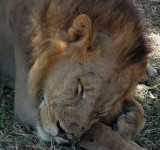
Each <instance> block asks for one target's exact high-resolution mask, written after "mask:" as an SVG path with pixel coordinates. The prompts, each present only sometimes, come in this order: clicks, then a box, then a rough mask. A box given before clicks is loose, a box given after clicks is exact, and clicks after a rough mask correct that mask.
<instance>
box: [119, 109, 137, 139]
mask: <svg viewBox="0 0 160 150" xmlns="http://www.w3.org/2000/svg"><path fill="white" fill-rule="evenodd" d="M136 119H137V117H136V115H135V114H134V113H133V112H128V113H126V114H122V115H121V116H120V117H119V118H118V121H117V123H116V128H117V129H116V130H117V132H118V133H119V135H121V136H122V137H124V138H129V139H131V138H132V137H133V136H134V135H135V134H136V133H137V132H138V129H137V128H136Z"/></svg>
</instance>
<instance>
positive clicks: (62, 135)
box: [57, 121, 74, 141]
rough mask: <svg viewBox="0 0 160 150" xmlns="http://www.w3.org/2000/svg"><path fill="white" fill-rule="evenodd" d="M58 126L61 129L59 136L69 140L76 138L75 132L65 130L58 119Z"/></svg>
mask: <svg viewBox="0 0 160 150" xmlns="http://www.w3.org/2000/svg"><path fill="white" fill-rule="evenodd" d="M57 128H58V130H59V131H58V134H57V136H58V137H61V138H63V139H65V140H69V141H72V140H74V136H73V134H70V133H67V132H65V130H64V129H63V128H62V127H61V126H60V123H59V121H57Z"/></svg>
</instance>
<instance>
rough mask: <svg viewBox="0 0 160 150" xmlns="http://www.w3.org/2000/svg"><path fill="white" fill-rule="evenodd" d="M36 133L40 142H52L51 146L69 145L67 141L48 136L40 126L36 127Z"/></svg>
mask: <svg viewBox="0 0 160 150" xmlns="http://www.w3.org/2000/svg"><path fill="white" fill-rule="evenodd" d="M37 133H38V136H39V137H40V139H41V140H43V141H46V142H52V143H53V144H55V143H57V144H68V143H70V142H69V141H68V140H65V139H63V138H61V137H58V136H52V135H51V134H48V133H47V132H45V131H44V129H43V128H42V127H41V125H39V124H38V125H37Z"/></svg>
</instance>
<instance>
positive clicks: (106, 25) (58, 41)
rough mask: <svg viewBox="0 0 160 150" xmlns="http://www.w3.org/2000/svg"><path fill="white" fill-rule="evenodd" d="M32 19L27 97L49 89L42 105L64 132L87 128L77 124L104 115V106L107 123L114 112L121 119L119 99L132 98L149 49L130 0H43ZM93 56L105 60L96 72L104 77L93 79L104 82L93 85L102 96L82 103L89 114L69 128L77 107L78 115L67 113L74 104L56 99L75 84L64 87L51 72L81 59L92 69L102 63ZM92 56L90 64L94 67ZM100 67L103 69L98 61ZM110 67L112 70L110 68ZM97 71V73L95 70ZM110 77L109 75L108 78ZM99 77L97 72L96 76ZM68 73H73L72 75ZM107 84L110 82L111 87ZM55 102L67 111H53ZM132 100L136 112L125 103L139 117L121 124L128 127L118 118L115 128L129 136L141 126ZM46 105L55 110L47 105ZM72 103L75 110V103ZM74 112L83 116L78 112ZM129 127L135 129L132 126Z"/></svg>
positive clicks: (36, 98) (35, 97) (140, 110)
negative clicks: (100, 79)
mask: <svg viewBox="0 0 160 150" xmlns="http://www.w3.org/2000/svg"><path fill="white" fill-rule="evenodd" d="M31 21H32V25H31V27H30V35H31V47H32V51H31V59H30V63H31V66H32V67H31V70H30V72H29V80H28V86H29V92H30V95H31V97H32V99H33V100H34V101H36V102H37V103H41V99H40V97H39V95H43V94H45V92H46V89H48V90H49V92H50V93H51V94H49V95H51V96H50V98H49V99H45V101H47V103H48V104H47V106H44V107H48V109H49V110H50V111H53V112H54V113H53V112H51V113H53V116H54V117H56V120H61V122H62V123H61V126H62V127H63V129H64V130H65V131H67V132H68V133H70V132H74V134H75V135H76V136H77V137H79V136H80V135H82V134H83V133H84V131H86V130H84V131H80V127H82V126H83V125H84V126H86V129H88V128H89V127H90V126H91V124H92V123H93V122H95V121H97V120H98V119H99V118H101V117H104V115H105V114H106V113H107V111H108V115H107V116H106V118H105V119H106V120H107V119H108V122H109V120H111V122H112V120H114V118H116V117H119V118H117V120H118V121H119V120H120V119H121V115H120V114H123V103H125V101H129V103H131V104H132V100H128V99H132V98H130V97H132V94H133V92H134V89H135V87H136V85H137V84H138V82H139V81H140V80H141V77H142V76H143V74H144V72H145V69H146V65H147V58H148V53H149V48H148V46H147V44H146V40H145V36H144V30H143V27H142V25H141V22H140V19H139V15H138V12H137V10H136V8H135V7H134V5H133V4H132V2H130V1H129V0H125V1H124V0H123V1H122V0H119V1H115V0H113V1H109V0H105V1H98V0H95V1H90V0H87V1H86V0H85V1H84V0H76V1H75V0H68V1H59V0H55V1H52V0H47V1H45V2H43V3H42V4H40V6H39V8H38V9H36V10H35V11H34V14H33V15H32V16H31ZM102 43H103V44H102ZM98 59H99V60H100V61H102V64H103V63H104V64H105V65H106V68H105V67H104V69H103V70H104V71H102V74H101V75H102V76H103V77H104V78H106V79H104V81H103V82H104V83H103V84H102V83H101V81H98V82H99V84H101V85H100V86H102V85H103V86H104V87H103V88H102V89H98V88H99V87H98V86H99V85H98V84H97V83H98V82H97V83H96V85H95V86H97V87H95V90H97V91H98V92H99V93H101V96H99V97H98V96H94V97H93V99H95V100H96V101H97V102H95V101H93V104H94V103H95V104H94V106H88V110H87V111H86V110H85V109H87V107H86V108H85V107H84V108H85V109H84V108H82V110H83V109H84V110H83V113H84V114H85V116H87V117H88V116H89V117H88V119H87V120H86V118H85V120H83V119H82V118H81V119H82V120H83V121H82V120H81V121H80V120H79V121H78V122H79V125H78V126H80V127H78V128H75V129H73V128H69V123H71V120H72V121H73V120H74V119H76V118H77V117H78V116H79V115H80V112H79V110H77V114H78V115H77V116H76V115H73V114H70V113H73V112H74V111H75V108H76V107H77V106H72V105H73V104H69V102H67V101H66V102H61V99H63V98H65V99H68V97H67V96H69V95H70V94H71V93H69V89H70V91H71V88H73V87H72V86H75V85H72V84H71V85H69V83H68V86H71V87H69V88H68V90H67V89H65V88H64V89H62V88H63V86H62V85H61V83H58V82H57V81H56V80H61V78H60V79H58V78H59V77H58V76H59V75H56V72H59V70H60V69H61V68H62V69H61V73H60V74H65V73H64V72H65V68H63V66H65V65H66V67H69V66H70V67H69V68H74V62H75V63H76V62H79V64H81V63H82V64H83V65H85V66H89V64H90V65H91V66H90V67H93V68H94V69H95V68H96V65H97V67H99V66H101V65H99V62H98V61H99V60H98ZM71 60H72V62H71V64H69V63H68V62H70V61H71ZM109 60H110V61H109ZM94 61H95V64H96V65H95V66H93V62H94ZM103 61H104V62H103ZM105 61H106V62H105ZM65 62H66V63H65ZM67 63H68V64H67ZM105 65H104V66H105ZM101 67H102V68H103V65H102V66H101ZM105 69H106V70H107V69H109V70H110V75H106V73H105ZM112 69H113V71H111V70H112ZM88 71H89V70H88ZM75 72H76V71H75ZM77 72H78V71H77ZM96 72H97V74H98V72H99V71H98V70H97V71H96ZM56 76H57V77H56ZM73 76H74V75H73ZM76 76H77V75H76ZM111 76H112V79H110V77H111ZM103 77H99V76H98V75H97V79H99V78H103ZM69 78H72V74H70V76H69ZM79 78H81V77H79ZM79 78H78V79H77V80H78V82H79V81H80V80H79ZM86 78H87V76H86ZM62 80H63V79H62ZM64 80H65V79H64ZM102 80H103V79H102ZM116 80H117V81H116ZM67 82H68V81H67ZM74 82H75V81H73V83H74ZM91 82H92V79H90V80H89V83H91ZM114 82H115V83H114ZM112 84H113V85H115V84H117V87H112V86H113V85H112ZM83 86H84V87H86V86H87V84H86V83H83ZM107 86H108V87H109V86H111V87H110V89H108V88H107ZM56 88H58V89H59V91H58V90H57V89H56ZM90 88H93V87H90ZM116 88H117V89H116ZM93 89H94V88H93ZM123 89H124V90H123ZM72 90H73V89H72ZM84 90H85V91H87V90H86V89H84ZM99 90H100V91H99ZM56 91H57V93H56ZM106 92H111V96H109V95H107V94H106ZM46 93H48V91H47V92H46ZM86 93H87V92H86ZM65 94H66V95H67V96H66V97H65ZM112 94H113V95H112ZM116 94H117V95H116ZM118 95H121V96H118ZM113 96H117V99H116V101H115V100H113V99H112V97H113ZM72 97H73V95H72ZM72 97H70V99H73V98H72ZM58 99H59V100H58ZM58 101H59V102H58ZM88 101H89V100H88ZM130 101H131V102H130ZM133 101H134V100H133ZM60 102H61V103H64V104H65V105H67V106H70V107H71V108H70V109H71V112H70V109H68V107H67V108H66V109H67V110H68V111H67V110H63V113H62V112H61V113H62V114H63V115H60V114H59V113H60V112H59V109H58V110H56V106H57V105H58V103H60ZM133 103H135V104H133V107H135V111H134V110H132V109H131V108H130V107H128V105H127V106H126V107H127V108H128V109H129V112H130V113H131V114H132V113H133V116H134V115H135V116H136V117H137V118H138V121H137V120H135V121H134V122H133V126H132V127H131V128H130V127H129V128H127V129H126V128H125V126H127V124H126V120H125V119H124V120H123V121H121V122H120V121H119V122H117V124H118V132H119V134H120V135H121V136H123V137H128V138H131V137H132V136H133V135H135V134H136V133H137V132H138V131H139V130H140V129H141V128H142V127H143V125H144V118H143V116H144V112H143V108H142V107H141V106H139V105H138V104H136V102H133ZM51 104H53V106H52V107H55V109H52V107H51V106H49V105H51ZM90 105H91V104H90ZM57 108H58V106H57ZM77 108H79V109H80V104H79V106H78V107H77ZM91 109H92V110H91ZM73 110H74V111H73ZM72 111H73V112H72ZM89 111H91V112H89ZM40 112H41V113H40V114H42V116H43V115H44V113H45V112H44V111H43V109H41V110H40ZM68 117H70V118H71V120H70V121H68V123H67V121H65V120H66V119H67V118H68ZM79 117H82V114H81V116H79ZM125 117H126V116H125ZM127 117H130V116H127ZM131 118H132V117H131ZM133 118H134V117H133ZM139 118H141V119H139ZM46 120H47V119H46ZM131 120H133V119H131ZM41 122H44V123H43V124H42V126H43V127H44V128H46V130H47V131H49V130H50V127H49V126H48V125H47V123H46V122H45V121H41ZM137 122H138V123H137ZM51 124H55V122H54V121H51V122H50V126H51ZM82 128H83V127H82ZM134 128H136V129H135V130H134V131H132V129H134ZM125 129H126V130H125ZM123 130H125V131H123Z"/></svg>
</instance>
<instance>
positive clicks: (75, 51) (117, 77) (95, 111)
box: [29, 15, 133, 143]
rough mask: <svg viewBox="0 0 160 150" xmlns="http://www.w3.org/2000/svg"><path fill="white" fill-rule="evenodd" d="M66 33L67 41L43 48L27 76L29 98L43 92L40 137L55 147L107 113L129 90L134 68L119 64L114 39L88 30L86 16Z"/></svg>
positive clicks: (66, 141) (81, 131) (51, 42)
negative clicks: (30, 95) (111, 42)
mask: <svg viewBox="0 0 160 150" xmlns="http://www.w3.org/2000/svg"><path fill="white" fill-rule="evenodd" d="M68 34H69V38H70V40H68V41H67V42H66V41H65V42H62V41H56V42H55V41H54V40H53V41H52V40H51V41H50V44H51V45H52V46H47V48H48V49H47V50H45V51H44V52H43V53H42V54H41V57H40V58H39V59H38V60H37V62H35V64H34V66H33V67H32V69H31V71H30V76H29V85H31V89H30V90H31V91H30V93H31V94H33V95H38V94H37V93H38V91H39V90H41V89H43V92H42V93H43V98H42V99H43V100H42V102H41V103H40V105H39V122H38V125H37V126H38V133H39V136H40V137H41V138H42V139H43V140H46V141H54V139H55V140H56V142H57V143H68V142H72V141H74V140H76V139H78V138H79V137H80V136H81V135H82V134H83V133H85V132H86V131H87V130H88V129H89V128H90V126H91V125H92V124H93V123H94V122H96V121H98V120H99V119H100V118H101V117H103V116H105V115H107V113H108V112H109V111H110V110H111V109H112V107H113V105H114V103H115V102H116V101H118V100H120V99H121V98H122V97H123V96H124V95H125V94H126V92H127V90H128V89H129V87H131V77H132V73H133V68H132V69H126V68H125V69H122V68H123V67H122V66H123V65H122V64H121V65H120V64H119V63H118V62H119V59H120V58H119V57H120V56H119V55H118V51H114V47H112V46H111V45H110V39H111V38H112V37H110V35H107V34H105V33H101V32H97V31H94V32H92V29H91V23H90V19H89V17H87V16H86V15H80V16H78V17H77V18H76V19H75V20H74V22H73V25H72V27H71V28H70V30H69V32H68ZM44 47H45V45H44ZM55 55H56V57H55ZM121 59H122V58H121ZM51 62H53V63H51ZM46 66H47V67H48V66H49V67H48V68H47V67H46ZM46 68H47V69H46ZM42 80H43V83H42ZM40 85H42V87H41V86H40ZM40 88H41V89H40Z"/></svg>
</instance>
